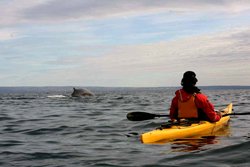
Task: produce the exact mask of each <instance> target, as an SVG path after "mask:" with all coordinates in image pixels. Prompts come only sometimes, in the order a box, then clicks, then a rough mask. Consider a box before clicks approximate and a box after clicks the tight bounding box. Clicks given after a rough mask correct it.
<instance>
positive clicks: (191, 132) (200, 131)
mask: <svg viewBox="0 0 250 167" xmlns="http://www.w3.org/2000/svg"><path fill="white" fill-rule="evenodd" d="M232 109H233V104H232V103H230V104H229V105H228V106H227V107H226V108H225V109H224V110H223V111H222V112H223V114H230V113H232ZM229 119H230V116H224V117H222V118H221V119H220V121H218V122H213V123H211V122H208V121H199V122H195V123H192V124H191V125H189V126H187V125H181V124H180V125H173V126H171V127H169V128H163V129H156V130H152V131H150V132H146V133H143V134H142V135H141V142H142V143H145V144H148V143H163V142H168V141H173V140H176V139H183V138H191V137H196V136H202V135H212V134H214V133H215V132H216V131H218V130H220V129H221V128H223V127H224V126H225V125H227V124H228V121H229Z"/></svg>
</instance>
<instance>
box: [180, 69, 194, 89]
mask: <svg viewBox="0 0 250 167" xmlns="http://www.w3.org/2000/svg"><path fill="white" fill-rule="evenodd" d="M197 81H198V79H197V78H196V74H195V73H194V72H193V71H186V72H185V73H184V74H183V78H182V80H181V85H182V86H195V85H196V82H197Z"/></svg>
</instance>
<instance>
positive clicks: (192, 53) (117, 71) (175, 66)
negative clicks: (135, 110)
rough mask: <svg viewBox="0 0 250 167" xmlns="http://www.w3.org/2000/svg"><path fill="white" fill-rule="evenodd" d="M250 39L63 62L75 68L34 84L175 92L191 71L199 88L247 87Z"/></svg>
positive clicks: (226, 35)
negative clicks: (155, 88) (170, 88)
mask: <svg viewBox="0 0 250 167" xmlns="http://www.w3.org/2000/svg"><path fill="white" fill-rule="evenodd" d="M243 35H244V36H246V38H242V36H243ZM249 35H250V29H238V30H234V31H228V32H221V33H215V34H209V35H206V36H196V37H189V38H185V39H178V40H176V41H168V42H158V43H152V44H141V45H127V46H117V47H115V48H113V49H112V50H111V51H109V52H106V54H105V55H104V56H100V57H98V56H96V57H93V56H89V57H85V56H84V57H81V56H75V57H74V56H72V57H70V58H68V57H64V58H63V59H61V60H60V61H57V62H58V63H60V64H67V63H69V64H71V65H74V66H68V67H65V68H62V69H51V70H48V72H47V73H44V74H42V75H38V78H37V79H38V80H39V82H38V81H37V83H40V82H42V83H43V84H45V85H46V84H48V85H51V84H52V85H60V83H64V84H66V85H83V86H177V85H178V84H179V82H180V78H181V76H182V74H183V72H185V71H186V70H194V71H196V73H197V75H198V78H199V85H227V84H229V85H230V83H234V84H239V85H249V80H250V77H249V74H248V73H249V71H250V67H249V61H250V57H249V54H250V48H249V46H250V45H249V38H248V37H249ZM244 41H245V42H244ZM50 78H54V80H53V81H51V79H50Z"/></svg>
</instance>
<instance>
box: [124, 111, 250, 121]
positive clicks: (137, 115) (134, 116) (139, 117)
mask: <svg viewBox="0 0 250 167" xmlns="http://www.w3.org/2000/svg"><path fill="white" fill-rule="evenodd" d="M229 115H250V112H245V113H230V114H224V115H223V117H225V116H229ZM156 117H169V115H165V114H164V115H160V114H152V113H147V112H130V113H128V114H127V119H128V120H130V121H144V120H149V119H154V118H156Z"/></svg>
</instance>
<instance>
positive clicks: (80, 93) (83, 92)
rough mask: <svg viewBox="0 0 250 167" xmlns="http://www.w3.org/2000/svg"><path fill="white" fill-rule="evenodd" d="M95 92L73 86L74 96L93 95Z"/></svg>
mask: <svg viewBox="0 0 250 167" xmlns="http://www.w3.org/2000/svg"><path fill="white" fill-rule="evenodd" d="M93 95H94V94H93V93H92V92H90V91H89V90H87V89H76V88H73V93H72V94H71V96H72V97H80V96H93Z"/></svg>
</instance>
